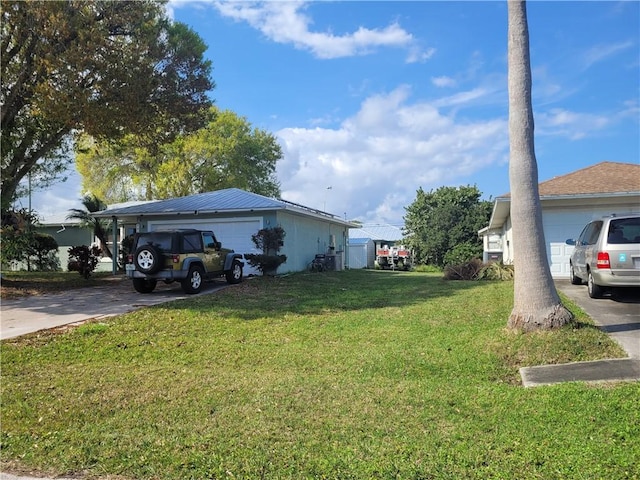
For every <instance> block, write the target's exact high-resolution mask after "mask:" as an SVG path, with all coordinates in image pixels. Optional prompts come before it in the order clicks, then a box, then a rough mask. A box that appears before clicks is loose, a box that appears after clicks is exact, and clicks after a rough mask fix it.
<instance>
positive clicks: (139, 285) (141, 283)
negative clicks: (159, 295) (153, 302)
mask: <svg viewBox="0 0 640 480" xmlns="http://www.w3.org/2000/svg"><path fill="white" fill-rule="evenodd" d="M133 288H135V289H136V292H138V293H151V292H153V289H154V288H156V281H155V280H152V279H149V278H134V279H133Z"/></svg>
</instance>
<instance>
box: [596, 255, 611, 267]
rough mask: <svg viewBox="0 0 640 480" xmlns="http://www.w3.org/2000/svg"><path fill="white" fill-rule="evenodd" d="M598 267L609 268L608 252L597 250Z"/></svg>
mask: <svg viewBox="0 0 640 480" xmlns="http://www.w3.org/2000/svg"><path fill="white" fill-rule="evenodd" d="M596 265H597V267H598V268H611V263H610V262H609V254H608V253H607V252H598V260H597V263H596Z"/></svg>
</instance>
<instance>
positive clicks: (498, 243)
mask: <svg viewBox="0 0 640 480" xmlns="http://www.w3.org/2000/svg"><path fill="white" fill-rule="evenodd" d="M538 188H539V192H540V203H541V206H542V223H543V229H544V236H545V242H546V245H547V256H548V259H549V264H550V268H551V275H552V276H553V277H554V278H568V277H569V257H570V255H571V252H572V251H573V246H570V245H567V244H566V240H567V239H569V238H573V239H575V238H577V237H578V235H579V234H580V232H581V231H582V228H583V227H584V226H585V225H586V224H587V223H588V222H589V221H591V220H593V219H595V218H598V217H602V216H604V215H611V214H619V215H622V214H626V213H640V164H629V163H616V162H602V163H598V164H596V165H593V166H591V167H587V168H583V169H581V170H578V171H576V172H573V173H569V174H567V175H562V176H560V177H556V178H553V179H551V180H547V181H545V182H542V183H540V184H539V185H538ZM510 207H511V199H510V195H509V194H506V195H504V196H500V197H497V198H496V199H495V203H494V205H493V213H492V214H491V220H490V221H489V225H488V226H487V227H486V228H483V229H482V230H480V231H479V232H478V234H479V235H480V236H481V237H482V238H483V242H484V260H485V261H486V260H489V259H493V260H499V259H502V260H503V261H504V262H505V263H513V259H514V258H515V256H516V255H519V254H520V252H518V251H517V250H515V248H514V245H513V234H512V231H511V216H510ZM524 254H525V255H526V252H524Z"/></svg>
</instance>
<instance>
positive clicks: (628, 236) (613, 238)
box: [607, 217, 640, 245]
mask: <svg viewBox="0 0 640 480" xmlns="http://www.w3.org/2000/svg"><path fill="white" fill-rule="evenodd" d="M607 243H611V244H614V245H615V244H622V243H640V217H636V218H621V219H620V220H611V223H610V224H609V232H608V236H607Z"/></svg>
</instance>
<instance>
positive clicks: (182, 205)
mask: <svg viewBox="0 0 640 480" xmlns="http://www.w3.org/2000/svg"><path fill="white" fill-rule="evenodd" d="M95 216H96V217H98V218H109V219H115V220H117V229H118V231H122V229H123V228H125V229H126V230H127V231H131V230H132V229H135V231H137V232H148V231H154V230H169V229H176V228H197V229H201V230H213V232H214V233H215V235H216V237H217V238H218V240H219V241H221V242H222V244H223V246H225V247H227V248H232V249H234V250H235V251H236V252H238V253H241V254H243V255H244V254H246V253H262V252H259V251H258V250H257V249H256V247H255V245H254V243H253V241H252V240H251V236H252V235H253V234H255V233H257V232H258V231H259V230H261V229H262V228H271V227H276V226H280V227H282V228H283V229H284V231H285V234H286V236H285V238H284V245H283V247H282V248H281V250H280V252H279V253H280V254H282V255H286V256H287V261H286V263H284V264H283V265H281V266H280V267H279V268H278V273H287V272H297V271H302V270H305V269H306V268H307V267H308V265H309V264H310V263H311V261H312V260H313V259H314V258H315V255H316V254H327V253H333V254H335V255H337V256H338V257H339V259H338V260H337V261H336V265H338V266H340V267H341V266H342V265H345V261H344V260H345V255H346V248H347V239H348V238H349V228H350V227H353V226H355V225H353V224H351V223H349V222H346V221H345V220H342V219H340V217H338V216H334V215H331V214H327V213H324V212H321V211H320V210H316V209H313V208H308V207H305V206H303V205H299V204H296V203H292V202H287V201H285V200H277V199H274V198H268V197H264V196H262V195H258V194H255V193H250V192H246V191H244V190H240V189H238V188H228V189H225V190H218V191H215V192H206V193H200V194H197V195H190V196H187V197H181V198H172V199H168V200H158V201H154V202H148V203H143V204H138V205H132V206H125V207H110V208H107V209H106V210H103V211H101V212H99V213H96V214H95ZM120 240H121V239H120ZM244 273H245V275H248V274H251V273H256V270H254V269H252V267H251V266H250V265H248V264H245V270H244Z"/></svg>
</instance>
